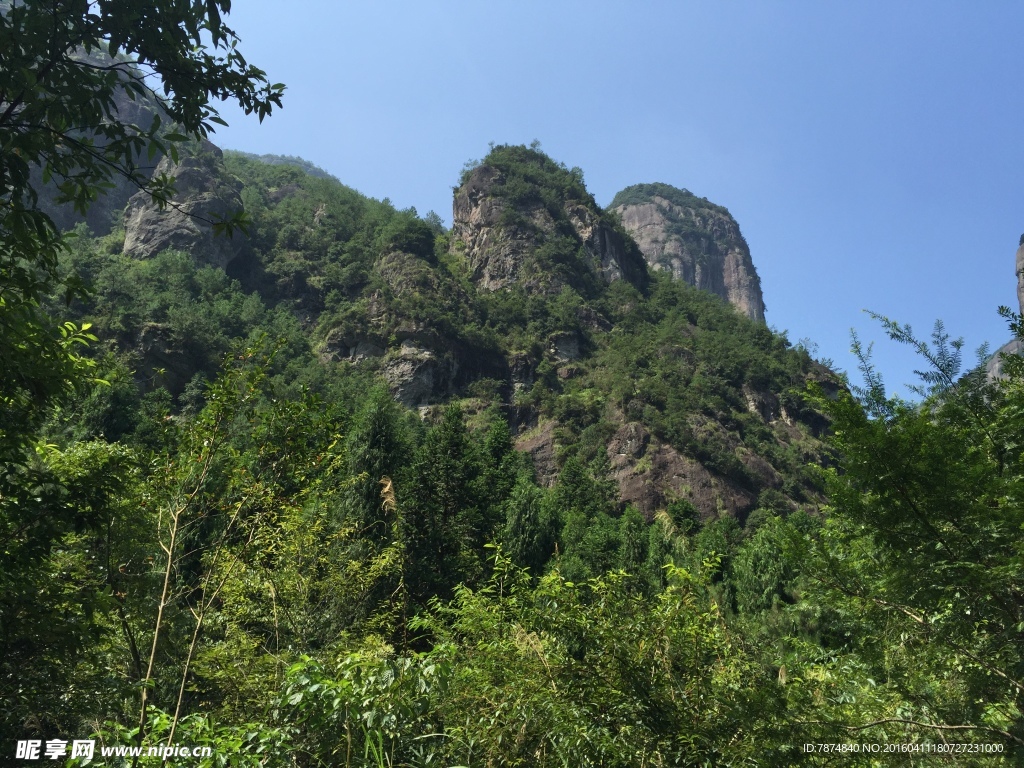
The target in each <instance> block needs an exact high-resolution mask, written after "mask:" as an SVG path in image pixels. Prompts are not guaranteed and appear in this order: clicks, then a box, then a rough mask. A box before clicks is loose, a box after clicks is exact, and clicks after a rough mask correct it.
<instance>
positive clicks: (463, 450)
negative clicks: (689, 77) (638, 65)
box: [0, 144, 1024, 767]
mask: <svg viewBox="0 0 1024 768" xmlns="http://www.w3.org/2000/svg"><path fill="white" fill-rule="evenodd" d="M285 160H286V161H285V162H269V163H268V162H263V161H262V160H261V159H259V158H254V157H251V156H247V155H242V154H237V153H231V152H226V153H221V152H220V150H218V149H217V148H216V147H214V146H213V145H210V144H204V145H199V146H195V147H193V148H192V150H191V151H189V152H183V153H182V156H181V158H180V162H179V163H177V164H173V165H172V164H170V162H169V160H168V161H167V162H166V163H165V166H164V167H165V168H166V170H167V171H168V173H170V174H172V175H173V176H175V177H176V179H177V181H178V184H177V190H178V197H177V198H176V199H175V200H173V201H172V205H171V206H170V208H169V210H167V211H161V210H159V209H158V207H156V206H154V205H153V204H152V203H151V202H150V201H149V200H148V199H147V198H145V197H142V196H140V197H136V198H133V199H132V200H131V201H130V203H129V204H128V206H127V209H126V213H125V217H124V219H123V226H122V227H114V228H113V229H111V230H110V231H108V232H103V231H100V232H90V231H89V229H88V228H87V226H86V225H79V226H78V227H77V228H76V229H75V230H74V232H73V233H72V235H71V236H70V237H69V238H68V239H67V243H68V246H67V248H66V249H64V251H63V253H62V257H61V258H62V261H61V269H62V270H63V273H64V275H66V276H68V278H71V277H74V278H75V279H80V280H82V281H83V282H84V283H85V284H86V285H87V286H88V287H89V291H88V292H85V293H79V294H77V295H74V297H73V301H72V303H71V304H70V305H68V304H67V303H66V302H65V301H64V297H63V296H54V297H52V298H51V300H50V306H49V310H50V312H51V313H52V314H54V315H57V316H61V317H67V318H70V319H72V320H74V321H76V322H79V323H89V324H91V325H90V326H89V327H88V328H87V331H88V332H89V333H91V334H93V335H94V336H95V339H94V340H92V341H91V343H90V344H89V345H88V348H87V354H88V356H89V359H90V360H91V362H92V364H93V365H94V367H93V368H92V369H91V370H92V374H94V378H92V379H88V380H83V381H81V382H79V385H78V387H77V388H76V389H75V391H74V393H73V395H72V394H69V395H68V396H65V397H63V398H60V399H59V401H58V405H57V407H54V408H52V409H50V410H48V411H47V412H46V417H47V418H46V422H45V424H43V426H42V427H41V428H40V429H39V430H38V433H34V434H33V436H32V440H33V442H32V450H31V456H28V457H27V458H26V459H25V460H24V461H22V462H20V463H16V462H12V463H10V464H6V465H4V468H3V469H4V475H3V478H4V483H5V485H4V486H2V487H3V488H4V489H8V488H12V489H15V490H17V492H18V493H19V494H20V495H17V496H14V495H12V496H10V497H9V498H8V497H4V496H0V513H2V515H0V524H2V528H0V532H2V533H3V535H4V536H5V539H4V541H5V545H4V549H3V550H2V551H0V586H2V587H3V589H2V590H0V619H2V621H0V700H2V701H3V703H4V705H5V707H6V710H5V711H6V712H7V713H8V718H7V720H6V721H5V723H4V724H3V725H2V726H0V734H2V735H3V737H4V739H6V741H7V743H13V742H15V741H16V740H21V741H25V740H27V739H39V740H41V741H42V740H52V739H56V738H58V737H60V738H64V737H68V738H85V737H86V736H87V735H88V736H89V737H90V738H95V739H97V740H98V743H99V742H102V743H103V744H129V743H130V744H145V745H150V744H157V743H160V744H166V743H176V744H192V745H206V746H210V747H211V749H212V750H213V751H214V756H213V757H211V758H210V759H209V761H208V763H201V764H203V765H206V764H210V765H213V764H217V762H216V761H217V760H222V759H223V760H227V761H231V760H234V761H235V763H236V764H239V765H251V766H257V765H273V766H277V765H298V766H322V765H345V766H382V765H392V766H399V765H401V766H429V765H445V766H456V765H472V766H478V765H479V766H491V765H524V766H527V765H529V766H533V765H537V766H566V765H569V766H577V765H578V766H623V767H625V766H635V765H771V766H792V765H819V764H824V763H825V762H826V761H827V763H828V764H844V765H876V764H877V765H882V764H884V765H918V764H925V763H927V764H931V762H929V761H934V760H935V759H947V758H948V759H949V760H951V761H956V760H959V759H960V756H959V753H955V752H954V751H952V750H950V749H947V747H949V746H950V743H951V742H952V739H953V737H954V736H955V738H960V739H963V743H964V744H967V745H968V746H970V745H974V746H975V747H977V748H976V749H974V750H973V751H969V752H964V754H965V755H969V757H968V758H967V762H965V763H964V764H972V765H973V764H976V765H999V764H1003V761H1004V760H1012V759H1013V758H1014V757H1015V756H1017V754H1018V753H1016V752H1014V750H1019V748H1020V747H1021V745H1022V744H1024V731H1022V719H1021V716H1020V706H1021V703H1022V700H1024V696H1022V693H1024V687H1022V686H1021V684H1020V680H1021V678H1022V677H1024V655H1022V654H1021V653H1020V651H1019V643H1018V639H1019V629H1018V627H1019V626H1020V625H1021V622H1022V621H1024V603H1022V601H1021V597H1020V596H1021V594H1024V591H1022V583H1024V582H1022V578H1021V568H1020V564H1019V558H1020V553H1019V547H1018V546H1017V543H1018V538H1019V537H1018V536H1017V533H1019V530H1020V526H1021V524H1024V517H1022V515H1021V505H1020V504H1019V502H1018V501H1017V499H1019V498H1020V484H1021V482H1022V479H1021V478H1024V469H1022V468H1021V458H1020V452H1019V451H1018V450H1016V447H1015V446H1016V442H1015V441H1016V435H1018V434H1019V431H1020V424H1019V423H1018V422H1019V421H1020V417H1019V414H1020V413H1022V412H1024V409H1021V408H1019V407H1018V404H1019V403H1020V402H1021V381H1022V379H1024V373H1022V369H1021V364H1020V361H1019V359H1016V360H1015V359H1012V358H1011V359H1009V360H1008V361H1007V370H1008V374H1007V378H1006V379H1005V380H1004V381H1002V382H1001V383H990V382H986V381H985V379H984V376H982V375H980V374H979V373H978V372H975V373H973V374H971V375H969V376H967V377H964V378H960V376H959V364H960V360H959V347H957V346H956V344H955V343H951V342H950V341H949V339H948V337H946V336H944V335H943V334H942V332H941V329H940V330H939V331H937V333H936V336H935V337H934V344H933V345H932V346H931V347H929V346H928V345H924V346H923V347H922V349H924V350H926V351H927V352H928V354H931V358H930V360H931V362H932V363H933V364H934V366H935V371H933V373H932V374H931V375H930V378H928V379H927V380H926V383H927V385H928V390H927V392H926V393H925V396H926V397H927V398H928V400H927V403H926V407H923V408H920V407H917V406H916V405H914V404H908V403H904V402H901V401H899V400H894V399H889V398H887V397H886V396H885V389H884V387H883V386H882V382H881V380H880V379H879V378H878V377H877V376H876V375H875V374H874V373H873V372H872V370H871V368H870V364H869V361H868V360H867V359H864V372H865V373H866V375H867V385H866V388H865V389H864V390H862V391H858V392H856V393H855V394H856V397H855V396H854V394H851V392H850V391H848V389H847V388H846V386H845V384H844V383H843V382H842V381H841V380H840V379H839V378H838V377H837V376H836V375H835V374H833V373H832V372H831V371H829V370H828V369H827V368H825V367H823V366H822V365H820V364H818V363H817V362H815V361H814V360H813V359H812V358H811V357H810V356H809V355H808V354H807V352H806V350H803V349H800V348H794V347H793V346H792V345H790V344H789V342H788V340H787V339H786V338H785V337H784V336H783V335H781V334H779V333H777V332H775V331H773V330H771V329H770V328H768V327H767V326H766V325H765V324H764V323H763V322H762V321H761V320H760V319H759V318H757V317H756V316H757V313H756V312H754V311H752V310H751V307H755V308H756V306H755V305H756V302H755V303H752V304H748V305H747V306H746V307H744V306H737V303H738V302H736V301H734V299H733V297H732V296H731V295H726V296H722V295H715V294H714V293H713V292H711V291H707V290H702V289H700V288H698V287H695V286H693V285H690V284H689V277H687V275H686V274H681V275H676V274H675V272H674V271H673V269H652V268H651V265H650V264H649V261H650V260H651V258H652V256H651V254H650V253H649V252H647V251H646V250H644V248H643V242H641V244H640V245H638V243H637V242H636V241H634V239H633V238H632V237H631V236H630V234H629V231H628V230H629V226H630V218H629V215H627V214H629V210H630V208H629V206H631V205H633V206H640V207H641V208H642V207H644V206H648V207H649V206H655V207H658V208H659V210H660V209H661V207H663V206H662V201H668V202H669V203H671V204H672V205H673V206H676V208H679V209H680V210H684V211H688V212H689V213H686V215H685V216H684V215H683V214H682V213H679V212H678V211H676V212H675V213H674V214H673V215H676V214H678V215H679V216H681V217H682V218H680V219H678V220H675V221H670V220H669V219H667V218H666V220H665V221H666V222H668V223H667V224H664V226H665V227H666V232H669V233H670V234H671V233H672V232H676V234H679V232H682V231H683V230H686V231H685V232H683V234H682V235H679V236H680V238H681V239H680V243H682V244H683V246H685V247H686V248H688V247H689V246H690V245H693V244H694V243H701V244H702V245H701V248H703V249H704V250H703V251H701V253H702V254H704V255H705V256H709V257H710V256H711V255H713V253H712V252H713V251H714V252H716V253H719V255H721V253H722V252H724V253H725V257H726V261H728V259H733V261H734V262H735V263H736V264H740V263H741V262H742V264H747V263H748V262H749V253H747V254H746V256H745V257H743V258H741V256H743V253H745V250H744V249H745V244H742V248H741V246H740V244H741V243H742V238H741V237H740V236H739V230H738V227H735V226H734V225H735V222H733V221H732V219H731V217H727V213H725V212H724V209H718V207H717V206H714V205H713V204H711V203H708V202H707V201H699V200H697V199H693V200H691V199H690V197H687V196H686V195H685V194H683V193H682V192H681V191H680V190H674V191H673V190H672V189H671V188H667V187H664V186H659V185H641V186H640V187H634V188H629V189H627V190H626V191H625V192H624V193H623V194H624V195H625V197H622V196H620V197H619V198H617V202H616V205H615V208H616V209H617V210H618V213H616V212H615V211H613V210H602V209H601V208H600V207H599V206H598V205H597V204H596V203H595V201H594V199H593V197H592V196H591V195H590V194H589V192H588V191H587V190H586V187H585V185H584V184H583V175H582V172H581V171H579V170H578V169H568V168H566V167H565V166H563V165H562V164H560V163H558V162H556V161H554V160H552V159H551V158H549V157H547V156H546V155H544V154H543V153H541V152H539V151H538V150H536V149H535V148H526V147H514V146H498V147H494V148H493V149H492V151H491V152H490V153H489V155H488V156H487V157H486V158H484V159H483V160H482V161H481V162H479V163H477V164H474V165H473V166H472V167H469V168H467V169H466V170H465V172H464V173H463V176H462V178H461V179H460V183H459V185H458V187H456V189H455V190H454V194H453V201H454V202H453V224H452V227H451V229H445V228H444V227H443V226H442V224H441V221H440V220H439V218H438V217H437V216H433V215H429V214H428V215H427V216H426V217H420V216H419V215H418V213H417V212H416V211H414V210H405V211H402V210H396V209H395V208H394V207H393V206H392V205H391V204H390V203H389V202H388V201H386V200H385V201H377V200H373V199H370V198H367V197H365V196H363V195H361V194H360V193H358V192H357V191H355V190H352V189H350V188H348V187H346V186H344V185H343V184H341V183H340V182H338V181H337V180H335V179H333V178H331V177H329V176H327V175H326V174H323V173H315V172H314V173H311V172H309V171H310V170H311V169H309V168H307V167H305V166H304V165H303V163H301V162H296V161H294V159H287V158H286V159H285ZM626 193H628V194H626ZM673 201H674V202H673ZM238 202H241V203H242V204H244V206H245V209H246V211H247V214H248V217H249V220H250V223H249V226H248V228H247V232H246V233H245V234H238V235H236V237H235V238H234V239H232V240H228V241H226V240H224V239H223V238H221V237H216V236H214V231H215V229H216V228H217V227H216V224H217V219H218V217H219V216H220V215H228V214H229V213H230V211H229V209H230V208H231V207H232V206H233V205H235V204H236V203H238ZM644 210H646V208H645V209H644ZM673 210H674V209H673ZM183 212H187V213H188V214H189V215H182V213H183ZM670 212H671V211H670ZM687 216H690V217H691V218H689V219H688V218H686V217H687ZM701 217H709V218H701ZM698 219H700V221H698ZM702 222H703V223H702ZM708 222H711V226H710V229H708V230H707V232H703V233H702V232H699V231H698V230H699V229H700V227H702V226H704V225H705V224H707V223H708ZM730 222H731V223H730ZM680 228H681V229H680ZM677 230H678V231H677ZM708 232H711V233H712V234H714V233H716V232H717V233H718V234H717V235H715V236H714V237H712V238H711V239H710V240H709V239H708V238H709V237H711V235H709V234H708ZM715 238H717V239H715ZM737 238H738V239H737ZM715 249H717V250H715ZM684 250H685V248H684ZM666 252H667V251H666ZM686 253H688V254H689V253H690V251H686ZM684 255H685V254H684ZM690 255H693V254H690ZM695 258H697V257H695ZM744 258H745V259H746V261H744ZM698 261H699V258H698ZM663 266H664V265H663ZM749 267H750V268H749V270H748V271H747V272H745V274H746V275H747V276H748V278H750V280H748V287H750V286H756V284H757V283H756V273H754V272H753V270H752V265H749ZM751 276H752V277H751ZM680 278H682V279H680ZM751 281H752V282H751ZM751 290H753V289H752V288H751ZM754 295H755V293H749V294H748V296H749V297H753V296H754ZM756 296H757V297H759V296H760V293H759V287H758V290H757V292H756ZM726 299H728V300H726ZM752 300H753V299H751V301H752ZM730 301H731V302H733V303H730ZM887 328H888V330H889V331H890V334H891V335H892V336H893V337H894V338H897V339H899V340H903V341H909V342H911V343H914V338H913V336H912V334H910V332H909V330H908V329H903V328H901V327H899V326H896V325H894V324H890V325H888V326H887ZM1017 330H1018V331H1021V328H1020V326H1019V324H1018V326H1017ZM1015 532H1017V533H1015ZM24 681H31V682H29V683H25V682H24ZM854 742H856V743H857V744H858V745H861V744H867V745H870V744H872V743H874V744H878V745H884V744H905V745H907V747H906V748H905V749H901V750H896V751H894V752H889V753H886V754H882V755H876V754H874V753H872V752H870V747H868V748H867V749H868V751H867V752H866V753H861V752H860V751H859V747H858V751H854V750H853V749H852V747H850V745H852V744H853V743H854ZM808 744H810V745H812V746H813V747H814V748H813V749H810V750H808V749H807V745H808ZM820 744H838V745H846V746H847V747H850V748H848V749H845V748H844V749H841V750H829V751H828V752H827V753H821V754H819V753H818V752H817V751H816V750H817V749H818V747H817V746H815V745H820ZM883 758H885V759H883ZM890 758H891V759H890ZM112 759H113V758H112ZM152 760H157V758H152ZM127 762H128V761H127V760H125V763H127ZM75 764H78V763H75ZM111 764H115V763H111ZM140 764H148V763H147V759H146V758H143V759H142V760H141V762H140ZM154 764H155V763H154ZM1006 764H1009V763H1006Z"/></svg>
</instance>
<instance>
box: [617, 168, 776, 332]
mask: <svg viewBox="0 0 1024 768" xmlns="http://www.w3.org/2000/svg"><path fill="white" fill-rule="evenodd" d="M609 207H610V208H611V210H613V211H614V212H615V213H617V214H618V215H619V217H620V218H621V219H622V225H623V227H625V229H626V231H627V232H628V233H629V234H630V235H632V237H633V239H634V240H635V241H636V243H637V245H639V246H640V250H641V251H642V252H643V255H644V258H645V259H646V260H647V264H648V265H649V266H650V267H651V269H657V270H665V271H667V272H669V273H671V274H672V276H673V277H675V278H676V279H677V280H682V281H684V282H687V283H689V284H690V285H693V286H696V287H697V288H701V289H703V290H706V291H710V292H711V293H714V294H717V295H719V296H721V297H722V298H723V299H725V300H726V301H728V302H729V303H730V304H732V305H733V306H734V307H736V309H738V310H739V311H740V312H742V313H743V314H745V315H747V316H748V317H750V318H751V319H754V320H760V321H764V309H765V307H764V297H763V296H762V294H761V281H760V279H759V278H758V276H757V270H755V269H754V263H753V261H752V260H751V258H750V249H749V248H748V247H747V242H746V240H744V239H743V235H742V234H740V227H739V224H737V223H736V220H735V219H734V218H733V217H732V216H731V215H730V214H729V211H728V210H726V209H725V208H723V207H722V206H720V205H715V204H714V203H710V202H708V201H707V200H705V199H704V198H700V197H697V196H696V195H694V194H692V193H690V192H689V191H687V190H685V189H677V188H676V187H672V186H669V185H668V184H636V185H634V186H631V187H627V188H626V189H624V190H622V191H621V192H619V193H618V194H617V195H616V196H615V199H614V200H612V203H611V206H609Z"/></svg>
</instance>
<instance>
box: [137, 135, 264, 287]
mask: <svg viewBox="0 0 1024 768" xmlns="http://www.w3.org/2000/svg"><path fill="white" fill-rule="evenodd" d="M161 173H167V174H169V175H170V176H171V177H172V178H173V179H174V184H175V196H174V200H173V201H172V204H171V205H168V206H167V207H166V208H164V209H163V210H160V208H159V207H158V206H157V205H156V203H154V202H153V201H152V200H151V199H150V197H149V195H147V194H145V193H142V192H140V193H138V194H136V195H134V196H133V197H132V198H131V200H129V201H128V207H127V208H126V209H125V214H124V227H125V239H124V252H125V253H127V254H129V255H131V256H135V257H137V258H151V257H153V256H155V255H156V254H158V253H160V252H161V251H164V250H166V249H168V248H176V249H178V250H182V251H186V252H188V253H190V254H191V255H192V257H193V258H194V259H195V260H196V261H197V262H198V263H201V264H211V265H213V266H217V267H220V268H222V269H224V268H226V267H227V265H228V264H229V263H230V262H231V261H233V260H234V259H235V258H236V257H237V256H239V255H240V254H241V253H242V250H243V249H244V247H245V237H244V236H243V235H242V234H241V233H240V232H235V233H234V235H233V236H231V237H228V236H226V235H216V234H215V233H214V227H213V222H215V221H218V220H223V219H228V218H230V217H231V216H232V215H233V214H235V213H236V212H238V211H240V210H241V209H242V196H241V183H240V182H238V181H237V180H236V179H234V178H232V177H231V176H230V175H229V174H228V173H227V171H226V170H225V168H224V153H223V152H221V151H220V149H219V148H218V147H216V146H214V145H213V144H211V143H210V142H203V145H202V146H201V147H199V148H198V150H197V151H196V152H195V153H194V154H191V155H188V156H184V155H183V156H181V157H180V162H179V163H177V164H174V163H173V162H172V161H171V159H170V158H169V157H165V158H164V159H163V160H161V161H160V164H159V165H158V166H157V168H156V174H158V175H159V174H161Z"/></svg>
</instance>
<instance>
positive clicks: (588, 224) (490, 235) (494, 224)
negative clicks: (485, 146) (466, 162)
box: [451, 164, 647, 293]
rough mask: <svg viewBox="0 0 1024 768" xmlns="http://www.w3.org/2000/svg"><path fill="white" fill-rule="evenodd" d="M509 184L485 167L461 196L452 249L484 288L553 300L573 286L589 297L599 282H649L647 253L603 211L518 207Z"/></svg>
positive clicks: (572, 204) (577, 206)
mask: <svg viewBox="0 0 1024 768" xmlns="http://www.w3.org/2000/svg"><path fill="white" fill-rule="evenodd" d="M505 182H506V179H505V175H504V174H503V173H502V171H501V170H499V169H498V168H495V167H493V166H490V165H487V164H484V165H480V166H478V167H477V168H475V169H474V170H473V171H472V172H471V173H470V174H469V175H468V178H467V179H466V180H465V182H464V183H463V184H462V185H461V186H460V187H459V188H458V189H456V191H455V200H454V203H453V206H452V210H453V223H452V232H451V233H452V243H453V249H455V250H456V251H457V252H460V253H461V254H462V255H463V256H464V257H465V259H466V261H467V262H468V265H469V269H470V275H471V279H472V280H473V282H475V283H476V285H477V286H478V287H479V288H482V289H484V290H486V291H497V290H502V289H504V288H509V287H511V286H513V285H521V286H523V287H524V288H526V289H527V290H529V291H544V292H551V293H554V292H557V291H558V290H560V289H561V288H562V287H563V286H565V285H569V286H571V287H573V288H576V289H577V290H580V291H581V292H583V293H587V292H588V286H590V288H591V289H592V288H593V286H595V285H598V284H599V283H600V282H604V283H610V282H612V281H613V280H627V281H629V282H630V283H633V284H634V285H637V286H642V285H644V284H645V283H646V281H647V268H646V265H645V264H644V261H643V256H642V254H640V252H639V250H637V248H636V245H635V244H634V243H633V242H632V241H631V240H630V239H629V238H628V237H627V236H625V235H624V233H623V232H622V231H621V230H619V229H616V228H615V227H614V226H613V225H612V223H611V222H609V221H608V220H607V218H606V216H605V215H604V214H603V212H602V211H601V210H600V209H599V208H598V207H597V206H596V205H588V204H587V202H586V201H580V200H572V199H566V200H563V201H560V204H559V206H558V207H556V208H554V209H553V208H552V207H551V206H549V205H546V204H544V203H543V202H541V201H540V200H531V201H530V202H528V203H515V202H512V201H511V200H510V199H509V198H508V197H507V196H505V195H504V194H503V187H504V185H505Z"/></svg>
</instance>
